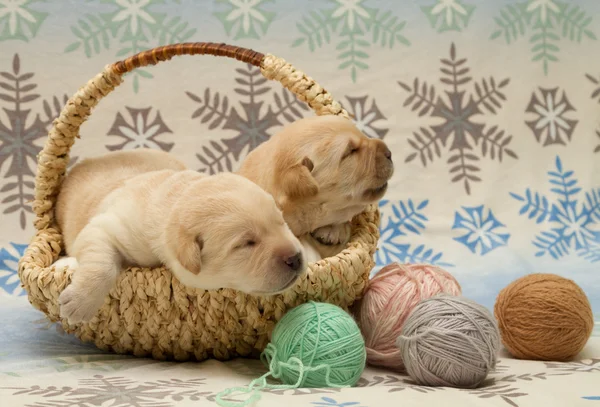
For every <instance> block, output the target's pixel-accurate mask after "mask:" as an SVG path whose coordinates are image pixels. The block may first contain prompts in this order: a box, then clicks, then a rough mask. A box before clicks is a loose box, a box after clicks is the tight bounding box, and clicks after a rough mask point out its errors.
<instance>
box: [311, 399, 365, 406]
mask: <svg viewBox="0 0 600 407" xmlns="http://www.w3.org/2000/svg"><path fill="white" fill-rule="evenodd" d="M321 400H323V401H314V402H312V403H310V404H312V405H314V406H321V407H350V406H353V407H366V406H362V405H360V404H361V403H360V402H358V401H347V402H345V403H341V402H337V401H335V400H334V399H332V398H329V397H321Z"/></svg>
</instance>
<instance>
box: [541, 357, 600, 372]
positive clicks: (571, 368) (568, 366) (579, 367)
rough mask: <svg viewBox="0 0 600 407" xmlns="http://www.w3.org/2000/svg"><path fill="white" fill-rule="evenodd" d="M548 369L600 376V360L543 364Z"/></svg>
mask: <svg viewBox="0 0 600 407" xmlns="http://www.w3.org/2000/svg"><path fill="white" fill-rule="evenodd" d="M545 364H546V367H547V368H548V369H554V370H558V371H560V372H571V373H596V374H600V359H599V358H592V359H586V360H581V361H576V362H566V363H565V362H545Z"/></svg>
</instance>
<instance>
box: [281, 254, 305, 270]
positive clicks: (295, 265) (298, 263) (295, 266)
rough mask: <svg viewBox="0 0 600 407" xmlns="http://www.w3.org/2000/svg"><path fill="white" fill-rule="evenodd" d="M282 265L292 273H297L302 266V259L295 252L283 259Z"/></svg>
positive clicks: (300, 255)
mask: <svg viewBox="0 0 600 407" xmlns="http://www.w3.org/2000/svg"><path fill="white" fill-rule="evenodd" d="M283 263H284V264H285V266H286V267H287V268H288V269H289V270H290V271H292V272H294V273H298V272H300V271H302V269H303V266H304V260H303V258H302V253H300V252H297V253H295V254H294V255H292V256H289V257H284V259H283Z"/></svg>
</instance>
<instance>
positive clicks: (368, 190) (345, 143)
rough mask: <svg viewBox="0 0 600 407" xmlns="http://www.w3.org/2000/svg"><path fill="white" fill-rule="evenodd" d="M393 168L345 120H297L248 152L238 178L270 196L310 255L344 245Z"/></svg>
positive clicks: (377, 143)
mask: <svg viewBox="0 0 600 407" xmlns="http://www.w3.org/2000/svg"><path fill="white" fill-rule="evenodd" d="M393 172H394V166H393V162H392V159H391V152H390V150H389V149H388V148H387V146H386V145H385V143H384V142H383V141H381V140H378V139H372V138H368V137H367V136H365V135H364V134H363V133H362V132H360V131H359V130H358V129H357V128H356V126H355V125H354V124H353V123H352V122H351V121H350V120H348V119H345V118H342V117H337V116H315V117H310V118H306V119H301V120H298V121H296V122H294V123H292V124H290V125H288V126H286V127H285V128H284V129H283V130H282V131H280V132H279V133H277V134H275V135H274V136H273V137H271V139H269V140H268V141H266V142H264V143H263V144H261V145H260V146H258V147H257V148H256V149H255V150H253V151H252V152H251V153H250V154H249V155H248V156H247V157H246V159H245V160H244V162H243V163H242V166H241V168H240V170H239V174H241V175H243V176H245V177H247V178H248V179H250V180H252V181H254V182H255V183H257V184H258V185H260V186H261V187H262V188H263V189H264V190H265V191H267V192H269V193H270V194H272V195H273V196H274V198H275V201H276V202H277V205H278V206H279V207H280V208H281V209H282V211H283V216H284V218H285V220H286V222H287V223H288V225H289V226H290V228H291V229H292V231H293V232H294V234H295V235H296V236H299V237H300V238H301V240H302V242H303V244H304V245H305V246H312V247H313V250H311V252H312V253H313V254H314V253H315V252H316V253H318V256H311V259H310V260H312V261H314V260H315V257H316V258H317V259H318V258H320V257H329V256H332V255H335V254H337V253H339V251H340V250H341V249H343V248H345V247H346V245H347V243H348V241H349V239H350V234H351V227H350V224H349V221H350V220H351V219H352V218H353V217H354V216H355V215H357V214H359V213H360V212H362V211H363V210H364V209H365V208H366V206H367V205H369V204H372V203H376V202H377V201H378V200H379V199H381V198H382V197H383V195H384V194H385V192H386V189H387V182H388V180H389V179H390V178H391V177H392V175H393Z"/></svg>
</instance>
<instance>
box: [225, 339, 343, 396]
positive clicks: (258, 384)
mask: <svg viewBox="0 0 600 407" xmlns="http://www.w3.org/2000/svg"><path fill="white" fill-rule="evenodd" d="M261 360H263V361H265V360H266V361H267V362H268V366H269V371H268V372H267V373H265V374H264V375H262V376H261V377H259V378H257V379H254V380H252V381H251V382H250V384H249V385H248V386H247V387H232V388H229V389H225V390H223V391H222V392H220V393H218V394H217V396H216V398H215V400H216V402H217V404H218V405H220V406H221V407H245V406H247V405H249V404H251V403H253V402H255V401H258V400H260V393H259V391H260V390H264V389H272V390H289V389H297V388H298V387H300V386H301V385H302V383H303V382H304V380H305V378H306V375H307V373H311V372H316V371H319V370H324V371H325V385H326V386H327V387H337V388H345V387H350V386H348V385H340V384H336V383H333V382H332V381H331V378H330V375H331V366H329V365H327V364H320V365H318V366H305V365H304V363H303V362H302V360H300V359H299V358H297V357H295V356H293V357H290V358H289V359H288V360H287V361H286V362H282V361H278V360H277V348H275V346H274V345H273V344H271V343H269V344H268V345H267V347H266V348H265V350H264V352H263V353H262V354H261ZM283 369H288V370H289V371H294V372H296V373H297V374H298V379H297V380H296V382H295V383H293V384H269V383H268V382H267V379H268V378H269V377H272V378H274V379H280V378H281V376H282V371H283ZM234 393H241V394H248V393H252V394H251V395H250V397H249V398H247V399H245V400H240V401H237V400H225V399H224V398H225V397H230V396H232V395H233V394H234Z"/></svg>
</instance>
